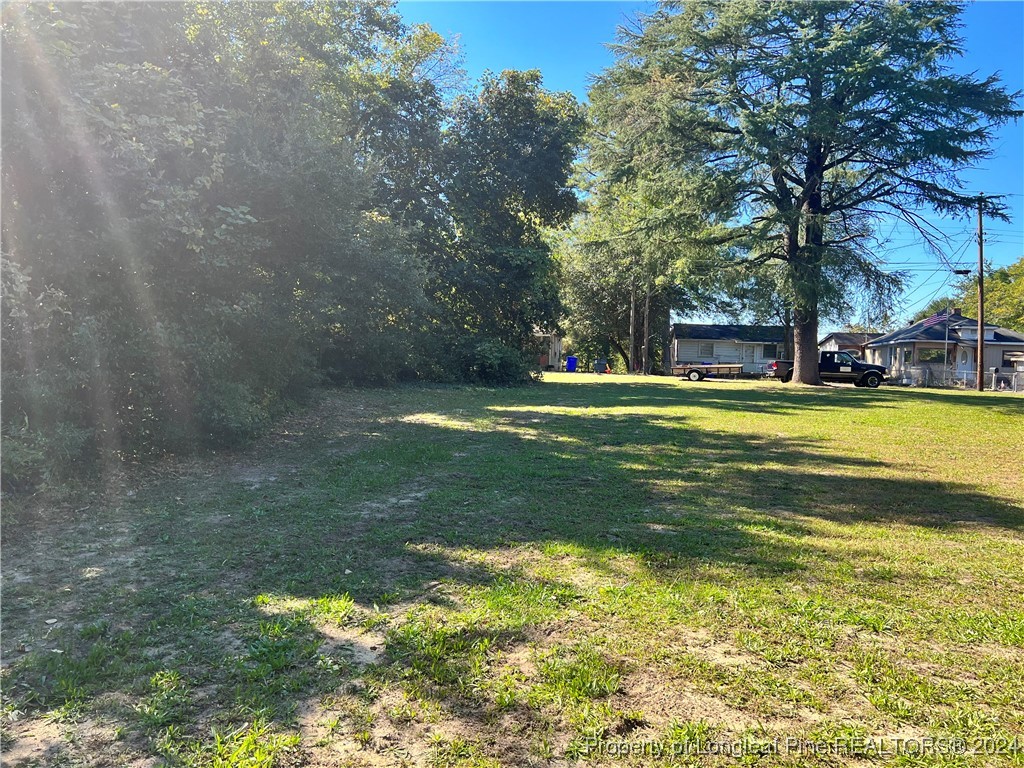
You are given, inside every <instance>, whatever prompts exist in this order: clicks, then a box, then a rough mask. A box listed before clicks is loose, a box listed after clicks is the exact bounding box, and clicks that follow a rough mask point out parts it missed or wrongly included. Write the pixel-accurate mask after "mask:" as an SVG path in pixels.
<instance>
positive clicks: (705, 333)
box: [672, 323, 786, 344]
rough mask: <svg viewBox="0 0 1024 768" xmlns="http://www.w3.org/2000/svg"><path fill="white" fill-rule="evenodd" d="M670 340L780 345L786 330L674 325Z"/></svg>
mask: <svg viewBox="0 0 1024 768" xmlns="http://www.w3.org/2000/svg"><path fill="white" fill-rule="evenodd" d="M672 338H674V339H694V340H696V341H748V342H756V343H759V344H781V343H782V342H783V341H784V340H785V338H786V329H785V328H783V327H782V326H781V325H696V324H690V323H676V324H675V325H673V326H672Z"/></svg>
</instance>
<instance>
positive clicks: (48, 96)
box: [2, 0, 581, 487]
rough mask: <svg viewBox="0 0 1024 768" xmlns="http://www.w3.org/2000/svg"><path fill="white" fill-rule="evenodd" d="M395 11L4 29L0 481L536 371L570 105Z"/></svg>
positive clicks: (262, 9) (567, 163) (21, 15)
mask: <svg viewBox="0 0 1024 768" xmlns="http://www.w3.org/2000/svg"><path fill="white" fill-rule="evenodd" d="M457 63H458V62H457V57H456V52H455V51H454V50H453V49H452V48H451V46H450V45H449V44H448V43H446V42H445V41H444V40H443V39H442V38H440V37H439V36H438V35H437V34H436V33H434V32H433V31H431V30H430V29H429V28H427V27H413V28H408V27H406V26H404V25H403V24H402V23H401V22H400V19H399V17H398V15H397V14H396V13H395V11H394V9H393V8H392V6H391V4H390V3H389V2H386V1H385V0H366V1H360V2H328V1H326V0H325V1H324V2H303V3H283V4H280V3H278V4H274V3H262V2H250V3H246V2H241V3H230V4H218V3H214V4H208V3H201V2H195V3H157V4H153V3H117V4H112V3H99V4H85V5H83V4H79V3H53V4H40V3H8V4H5V6H4V8H3V101H4V109H3V126H2V133H3V148H2V149H3V156H4V165H3V188H4V194H3V230H2V238H3V240H2V257H3V264H2V273H3V318H2V320H3V338H4V365H3V402H4V408H3V438H4V439H3V442H4V451H3V479H4V482H5V484H6V485H7V486H8V487H12V486H26V485H34V484H37V483H39V482H40V481H41V480H45V479H46V478H47V477H48V476H50V475H51V474H53V473H57V472H65V473H66V472H69V471H71V470H72V468H77V469H82V468H85V467H89V466H95V465H96V464H97V463H98V464H99V466H100V467H103V466H104V464H106V463H107V462H115V461H118V460H122V459H126V458H127V459H134V458H139V457H141V456H145V455H149V454H159V453H163V452H166V451H180V450H184V449H189V448H192V447H195V446H223V445H230V444H235V443H238V442H239V441H240V440H242V439H245V438H247V437H249V436H251V435H253V434H256V433H258V432H260V431H261V430H263V429H265V428H266V426H267V425H268V424H269V423H270V421H271V420H272V419H273V418H275V416H277V415H279V414H280V412H281V411H282V410H283V409H284V408H285V407H286V406H287V405H288V403H289V402H290V401H292V400H294V399H296V398H299V397H302V396H303V394H304V393H305V392H307V391H308V389H309V387H310V385H311V384H313V383H315V382H317V381H320V380H323V379H324V378H329V379H331V380H335V381H343V382H368V383H377V382H384V381H392V380H394V379H396V378H398V377H406V378H409V377H419V378H434V379H437V378H443V379H447V380H472V381H482V382H486V383H502V382H511V381H519V380H522V379H523V378H524V377H526V376H527V375H528V373H529V370H530V366H529V365H528V361H529V356H528V354H527V353H528V352H529V341H530V339H531V337H532V333H533V330H534V327H535V326H538V325H545V324H548V323H550V322H552V321H553V319H554V317H555V312H556V308H557V301H556V295H555V291H554V288H553V277H552V271H553V265H552V262H551V259H550V256H549V253H548V249H547V247H546V246H545V245H544V243H543V242H542V241H541V239H540V237H539V231H540V228H541V227H543V226H548V225H557V224H559V223H560V222H562V221H564V220H565V219H566V217H567V216H568V215H570V214H571V213H572V211H573V210H574V206H575V200H576V198H575V196H574V195H573V194H572V192H571V191H570V190H569V189H568V173H569V170H570V167H571V162H572V158H573V155H574V153H575V146H576V143H577V141H578V136H579V131H580V127H581V117H580V113H579V107H578V105H577V104H576V102H575V100H574V99H573V98H572V97H571V96H569V95H565V94H554V93H550V92H548V91H546V90H544V89H543V87H542V85H541V79H540V75H539V74H538V73H536V72H526V73H519V72H506V73H502V74H501V75H500V76H493V77H489V78H487V79H485V80H484V81H483V82H482V83H480V84H479V87H478V88H476V89H474V90H467V89H466V88H464V87H462V84H461V80H460V76H459V72H458V68H457Z"/></svg>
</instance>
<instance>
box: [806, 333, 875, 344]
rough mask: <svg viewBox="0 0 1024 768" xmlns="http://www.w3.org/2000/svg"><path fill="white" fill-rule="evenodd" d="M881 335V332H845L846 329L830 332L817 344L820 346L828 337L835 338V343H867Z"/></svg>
mask: <svg viewBox="0 0 1024 768" xmlns="http://www.w3.org/2000/svg"><path fill="white" fill-rule="evenodd" d="M881 335H882V334H880V333H847V332H846V331H842V332H837V333H830V334H829V335H828V336H826V337H825V338H824V339H822V340H821V341H819V342H818V346H819V347H820V346H821V345H822V344H824V343H825V342H826V341H828V340H829V339H835V340H836V343H837V344H856V345H858V346H859V345H861V344H867V343H868V342H869V341H871V340H873V339H877V338H878V337H879V336H881Z"/></svg>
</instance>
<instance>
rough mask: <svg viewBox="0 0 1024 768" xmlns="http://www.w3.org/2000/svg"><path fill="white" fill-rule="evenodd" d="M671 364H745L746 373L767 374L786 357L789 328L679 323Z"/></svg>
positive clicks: (671, 348)
mask: <svg viewBox="0 0 1024 768" xmlns="http://www.w3.org/2000/svg"><path fill="white" fill-rule="evenodd" d="M669 344H670V346H669V360H668V361H667V362H669V363H670V364H671V365H676V366H678V365H685V364H686V363H742V364H743V372H744V373H763V372H764V366H765V365H767V364H768V363H770V362H771V361H772V360H778V359H779V358H781V357H783V355H784V353H785V347H786V329H785V328H784V327H783V326H781V325H697V324H690V323H676V324H675V325H673V326H672V340H671V342H670V343H669Z"/></svg>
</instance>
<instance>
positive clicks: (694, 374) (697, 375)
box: [686, 371, 704, 381]
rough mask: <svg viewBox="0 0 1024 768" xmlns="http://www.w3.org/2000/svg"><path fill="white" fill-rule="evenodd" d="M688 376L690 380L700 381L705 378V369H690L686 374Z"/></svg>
mask: <svg viewBox="0 0 1024 768" xmlns="http://www.w3.org/2000/svg"><path fill="white" fill-rule="evenodd" d="M686 378H688V379H689V380H690V381H700V380H701V379H703V378H704V371H690V372H689V373H688V374H686Z"/></svg>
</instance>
